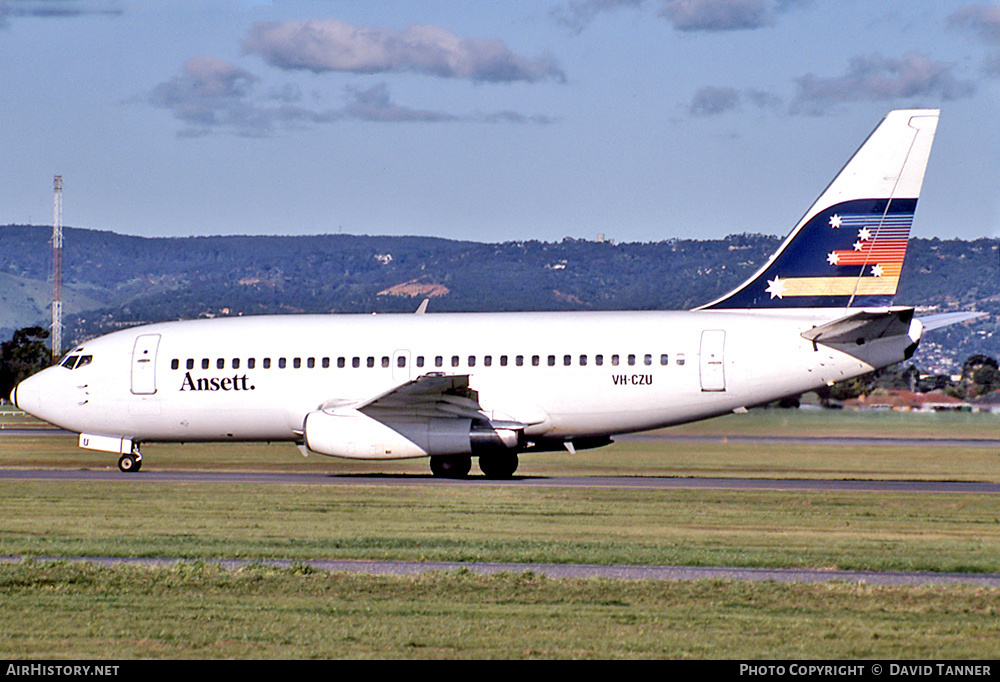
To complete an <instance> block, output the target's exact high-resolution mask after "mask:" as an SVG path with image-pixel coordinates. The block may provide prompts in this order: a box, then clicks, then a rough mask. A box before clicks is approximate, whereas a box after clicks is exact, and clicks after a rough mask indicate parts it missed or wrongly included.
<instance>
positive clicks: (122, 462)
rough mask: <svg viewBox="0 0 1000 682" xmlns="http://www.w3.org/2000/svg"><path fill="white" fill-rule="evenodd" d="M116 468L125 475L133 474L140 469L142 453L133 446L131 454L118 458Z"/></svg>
mask: <svg viewBox="0 0 1000 682" xmlns="http://www.w3.org/2000/svg"><path fill="white" fill-rule="evenodd" d="M118 468H119V469H120V470H121V471H123V472H125V473H127V474H128V473H133V472H136V471H138V470H139V469H141V468H142V453H141V452H139V448H137V447H135V446H133V447H132V452H130V453H128V454H127V455H122V456H121V457H119V458H118Z"/></svg>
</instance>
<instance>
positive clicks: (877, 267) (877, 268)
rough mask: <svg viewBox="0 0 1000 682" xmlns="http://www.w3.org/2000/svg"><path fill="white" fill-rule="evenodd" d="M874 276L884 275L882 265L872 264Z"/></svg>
mask: <svg viewBox="0 0 1000 682" xmlns="http://www.w3.org/2000/svg"><path fill="white" fill-rule="evenodd" d="M872 276H874V277H881V276H882V266H881V265H873V266H872Z"/></svg>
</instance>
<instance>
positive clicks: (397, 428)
mask: <svg viewBox="0 0 1000 682" xmlns="http://www.w3.org/2000/svg"><path fill="white" fill-rule="evenodd" d="M523 433H524V425H523V424H520V423H515V422H490V421H488V420H486V419H469V418H450V417H425V418H412V419H406V418H398V419H392V420H388V419H387V420H384V421H382V420H378V419H373V418H372V417H369V416H368V415H366V414H363V413H361V412H359V411H357V410H353V409H336V410H332V411H327V410H323V411H317V412H310V413H309V414H308V415H307V416H306V420H305V444H306V447H308V448H309V449H310V450H312V451H313V452H318V453H319V454H321V455H330V456H332V457H345V458H349V459H405V458H409V457H426V456H428V455H482V454H487V453H494V452H517V450H518V449H519V448H520V447H521V446H522V445H523Z"/></svg>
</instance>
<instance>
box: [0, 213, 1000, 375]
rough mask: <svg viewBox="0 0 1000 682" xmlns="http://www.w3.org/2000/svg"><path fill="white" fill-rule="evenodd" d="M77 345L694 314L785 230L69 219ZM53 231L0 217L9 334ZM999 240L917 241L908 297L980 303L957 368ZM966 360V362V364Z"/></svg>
mask: <svg viewBox="0 0 1000 682" xmlns="http://www.w3.org/2000/svg"><path fill="white" fill-rule="evenodd" d="M64 233H65V249H64V264H63V272H64V276H63V280H64V283H63V291H64V311H65V321H66V326H67V329H66V333H65V336H64V338H66V339H67V343H66V345H69V344H70V343H74V342H75V341H79V340H84V339H86V338H90V337H92V336H95V335H98V334H101V333H104V332H107V331H110V330H112V329H117V328H120V327H122V326H129V325H133V324H139V323H143V322H152V321H158V320H167V319H178V318H193V317H203V316H219V315H251V314H265V313H279V312H291V313H298V312H372V311H378V312H393V311H411V310H413V309H415V308H416V306H417V304H418V303H419V302H420V300H422V299H423V298H425V297H426V298H430V299H431V304H430V311H431V312H434V311H483V310H621V309H640V310H666V309H685V308H691V307H693V306H695V305H698V304H700V303H705V302H707V301H709V300H711V299H712V298H713V297H715V296H717V295H719V294H721V293H724V292H725V291H728V290H729V289H731V288H733V287H735V286H737V285H738V284H739V283H741V282H742V281H743V280H744V279H745V278H746V277H748V276H749V275H751V274H752V273H753V272H754V271H755V270H756V269H757V268H758V267H760V266H761V265H763V264H764V263H765V262H766V260H767V258H768V257H769V256H770V255H771V253H773V251H774V250H775V249H776V248H777V246H778V244H779V243H780V239H779V238H778V237H773V236H767V235H756V234H739V235H730V236H728V237H726V238H725V239H718V240H682V239H670V240H665V241H659V242H646V243H621V244H612V243H610V242H598V241H591V240H582V239H564V240H563V241H561V242H556V243H549V242H539V241H519V242H503V243H497V244H484V243H479V242H467V241H456V240H447V239H436V238H430V237H372V236H358V235H319V236H292V237H287V236H286V237H278V236H271V237H247V236H230V237H184V238H144V237H134V236H128V235H120V234H115V233H112V232H104V231H97V230H85V229H77V228H65V229H64ZM50 236H51V228H49V227H41V226H27V225H7V226H0V338H9V336H10V334H11V333H12V331H13V330H14V329H15V328H20V327H24V326H28V325H32V324H48V323H49V321H50V312H49V309H48V306H49V301H50V298H51V283H50V278H51V268H52V263H51V247H50V246H49V238H50ZM998 258H1000V251H998V248H997V244H996V242H995V241H994V240H988V239H981V240H975V241H961V240H948V241H942V240H938V239H930V240H927V239H913V240H911V242H910V247H909V255H908V258H907V261H906V266H905V267H904V270H903V274H902V280H901V284H900V292H899V295H898V296H897V302H898V303H900V304H907V305H921V306H926V307H927V309H928V310H932V311H950V310H982V311H986V312H989V313H990V316H989V318H987V319H986V320H985V321H981V322H977V323H974V324H972V325H960V326H956V327H952V328H948V329H947V330H942V331H941V332H936V333H935V334H934V335H928V336H927V337H926V338H925V341H924V343H922V344H921V347H920V350H919V351H918V354H917V356H916V358H915V360H916V362H917V363H918V365H920V366H921V367H922V368H926V369H929V370H932V371H935V372H947V371H957V369H958V368H960V367H961V363H962V361H963V360H964V359H965V358H966V357H968V356H969V355H971V354H973V353H983V354H986V355H990V356H993V357H998V356H1000V329H998V320H1000V317H997V315H998V314H1000V262H998ZM956 363H957V364H956Z"/></svg>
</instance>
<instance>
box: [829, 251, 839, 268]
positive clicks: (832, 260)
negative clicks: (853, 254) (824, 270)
mask: <svg viewBox="0 0 1000 682" xmlns="http://www.w3.org/2000/svg"><path fill="white" fill-rule="evenodd" d="M826 262H827V263H829V264H830V265H836V264H837V263H839V262H840V254H838V253H837V252H836V251H831V252H830V255H829V256H827V257H826Z"/></svg>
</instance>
